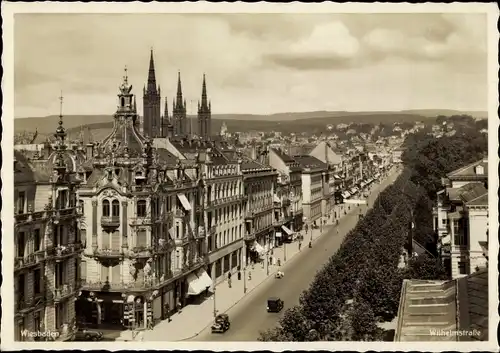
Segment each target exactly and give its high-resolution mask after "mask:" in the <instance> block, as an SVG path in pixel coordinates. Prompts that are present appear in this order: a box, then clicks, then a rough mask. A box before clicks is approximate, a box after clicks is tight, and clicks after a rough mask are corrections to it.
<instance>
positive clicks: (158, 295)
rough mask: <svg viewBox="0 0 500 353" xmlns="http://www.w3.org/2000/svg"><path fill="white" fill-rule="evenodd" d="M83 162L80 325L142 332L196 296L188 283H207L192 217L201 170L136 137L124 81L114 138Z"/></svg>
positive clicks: (95, 147)
mask: <svg viewBox="0 0 500 353" xmlns="http://www.w3.org/2000/svg"><path fill="white" fill-rule="evenodd" d="M86 157H87V161H86V162H85V164H84V166H86V167H87V169H82V171H81V178H82V181H83V183H82V185H81V188H80V189H79V191H78V197H79V202H80V206H81V208H82V210H84V211H83V213H84V216H85V222H84V225H83V226H82V237H84V238H85V239H86V248H85V252H84V258H83V259H82V266H81V276H82V284H83V286H82V295H81V298H80V300H79V302H78V303H79V305H78V309H79V310H78V314H79V316H80V319H81V321H83V322H93V323H96V324H100V323H103V322H107V323H120V322H122V323H123V324H125V325H126V326H130V327H138V326H140V327H146V325H147V323H148V320H151V321H153V322H154V321H156V320H159V319H161V318H162V317H164V316H165V315H166V314H167V312H169V311H172V310H175V308H176V307H179V306H183V305H185V303H186V300H187V298H188V296H189V294H192V295H197V294H199V293H200V290H199V289H195V290H193V289H192V288H191V287H192V285H191V284H190V280H189V278H190V276H191V277H195V278H196V279H197V278H199V277H203V278H205V279H206V278H207V276H206V275H205V276H203V272H204V269H203V265H204V259H205V256H206V248H205V244H204V240H203V239H204V233H203V232H202V231H199V229H198V222H197V218H196V217H195V208H196V202H197V200H198V199H199V198H200V197H201V194H200V187H199V185H200V183H201V175H200V173H199V169H198V168H197V166H196V165H194V164H186V163H183V162H182V161H180V160H179V159H178V158H176V157H175V156H174V155H172V154H171V153H169V152H168V151H167V150H165V149H161V148H154V147H153V144H152V140H151V139H149V138H147V137H145V136H143V135H142V134H141V133H140V131H139V119H138V115H137V109H136V104H135V96H134V95H133V94H132V86H131V85H130V84H129V83H128V78H127V76H126V75H125V76H124V80H123V83H122V84H121V86H120V88H119V94H118V107H117V111H116V113H115V115H114V126H113V130H112V132H111V134H110V135H109V136H108V137H106V138H105V139H104V140H103V141H102V142H101V143H99V144H96V145H93V146H90V147H89V148H87V156H86ZM86 170H89V171H86ZM208 280H210V279H209V278H208ZM210 284H211V282H209V284H208V285H210ZM203 289H204V288H203Z"/></svg>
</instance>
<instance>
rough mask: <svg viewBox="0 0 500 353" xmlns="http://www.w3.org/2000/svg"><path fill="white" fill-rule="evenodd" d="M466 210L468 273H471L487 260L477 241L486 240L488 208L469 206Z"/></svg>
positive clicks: (484, 264) (482, 265)
mask: <svg viewBox="0 0 500 353" xmlns="http://www.w3.org/2000/svg"><path fill="white" fill-rule="evenodd" d="M468 211H469V212H468V215H469V222H468V224H469V229H468V234H469V256H470V273H473V272H475V270H476V267H484V266H486V262H487V261H486V258H485V256H484V255H483V249H482V248H481V246H480V245H479V242H480V241H483V242H487V241H488V225H489V223H488V209H487V208H486V207H484V208H483V207H482V208H471V209H469V210H468Z"/></svg>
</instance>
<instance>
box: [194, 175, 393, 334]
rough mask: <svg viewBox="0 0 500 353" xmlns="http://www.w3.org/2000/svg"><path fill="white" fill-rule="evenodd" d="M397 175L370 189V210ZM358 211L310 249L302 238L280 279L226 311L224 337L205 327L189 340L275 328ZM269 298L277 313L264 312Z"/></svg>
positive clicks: (272, 278)
mask: <svg viewBox="0 0 500 353" xmlns="http://www.w3.org/2000/svg"><path fill="white" fill-rule="evenodd" d="M398 175H399V172H393V173H392V175H391V176H389V178H388V179H386V180H384V181H383V182H382V184H380V185H377V186H375V187H374V189H373V191H372V192H371V194H370V195H369V197H368V203H369V204H368V205H369V206H370V207H371V206H372V205H373V201H375V200H376V198H377V196H378V194H379V193H380V191H381V190H382V189H383V188H385V187H386V186H388V185H390V184H391V183H392V182H394V180H395V179H396V178H397V176H398ZM360 209H361V211H362V212H363V213H365V212H366V206H365V205H361V206H359V207H356V205H351V211H350V213H349V214H347V215H346V216H344V217H343V219H342V220H341V221H340V222H339V226H338V227H336V226H334V227H331V228H330V230H329V231H328V232H327V233H326V234H324V235H323V236H321V237H319V238H318V239H317V241H315V242H314V244H313V247H312V248H308V247H307V243H308V241H309V237H308V235H307V236H305V237H304V246H303V248H302V251H301V252H300V253H299V254H297V255H296V256H295V257H294V258H293V259H291V260H290V261H289V262H288V263H287V264H286V265H285V266H283V272H284V274H285V276H284V277H283V278H282V279H275V278H274V277H273V276H272V277H270V278H268V279H266V280H265V281H264V283H262V284H261V285H260V286H259V287H258V288H256V289H255V290H254V291H253V292H252V293H249V294H248V295H247V296H245V297H244V298H242V299H241V301H240V302H239V303H238V304H236V305H235V306H234V307H232V308H230V309H229V310H228V311H227V312H226V313H227V314H228V315H229V319H230V321H231V328H230V330H229V331H227V332H226V333H225V334H212V333H211V332H210V328H207V329H205V330H203V331H202V332H201V333H200V334H199V335H198V336H196V337H194V338H193V339H192V341H255V340H256V339H257V338H258V336H259V332H261V331H264V330H267V329H270V328H273V327H275V326H276V325H277V323H278V319H279V317H280V316H281V315H282V314H283V313H284V312H285V310H286V309H287V308H290V307H293V306H294V305H296V304H298V301H299V297H300V294H301V293H302V292H303V291H304V290H305V289H307V288H308V287H309V285H310V283H311V282H312V280H313V278H314V276H315V274H316V272H317V271H318V270H320V269H321V268H322V267H323V265H324V264H325V263H326V262H327V261H328V259H329V258H330V257H331V256H332V255H333V254H334V253H335V252H336V251H337V250H338V249H339V247H340V245H341V244H342V241H343V239H344V237H345V235H346V234H347V233H348V232H349V231H350V230H351V229H352V228H353V227H354V226H355V225H356V223H357V221H358V215H359V213H360V211H359V210H360ZM337 228H338V233H337ZM291 246H297V244H295V243H294V244H292V245H291ZM269 297H280V298H281V299H282V300H283V301H284V303H285V307H284V309H283V310H282V311H281V313H279V314H272V313H267V311H266V303H267V299H268V298H269Z"/></svg>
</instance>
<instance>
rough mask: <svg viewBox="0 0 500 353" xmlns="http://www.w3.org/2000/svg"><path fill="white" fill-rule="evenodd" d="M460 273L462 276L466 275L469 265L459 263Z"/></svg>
mask: <svg viewBox="0 0 500 353" xmlns="http://www.w3.org/2000/svg"><path fill="white" fill-rule="evenodd" d="M458 273H460V274H461V275H466V274H467V264H466V263H465V262H463V261H459V262H458Z"/></svg>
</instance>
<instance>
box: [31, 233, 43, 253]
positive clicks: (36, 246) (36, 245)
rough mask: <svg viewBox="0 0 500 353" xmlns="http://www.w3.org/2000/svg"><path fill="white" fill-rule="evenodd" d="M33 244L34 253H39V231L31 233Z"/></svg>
mask: <svg viewBox="0 0 500 353" xmlns="http://www.w3.org/2000/svg"><path fill="white" fill-rule="evenodd" d="M33 242H34V244H33V249H34V251H35V252H36V251H39V250H40V246H41V244H40V242H41V239H40V229H35V230H34V231H33Z"/></svg>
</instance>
